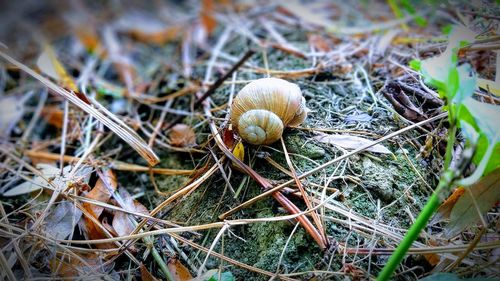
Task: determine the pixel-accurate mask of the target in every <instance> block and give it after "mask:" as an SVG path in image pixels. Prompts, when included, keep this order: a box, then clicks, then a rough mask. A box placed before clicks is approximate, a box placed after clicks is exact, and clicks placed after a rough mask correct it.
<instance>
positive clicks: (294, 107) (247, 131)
mask: <svg viewBox="0 0 500 281" xmlns="http://www.w3.org/2000/svg"><path fill="white" fill-rule="evenodd" d="M307 111H308V109H307V107H306V106H305V100H304V98H303V97H302V93H301V91H300V88H299V87H298V86H297V85H295V84H293V83H290V82H288V81H286V80H283V79H278V78H262V79H258V80H254V81H252V82H251V83H249V84H247V85H246V86H245V87H243V89H241V91H240V92H239V93H238V95H237V96H236V98H235V99H234V101H233V104H232V107H231V123H232V124H233V129H235V131H236V132H237V133H238V134H239V135H240V136H241V137H242V138H243V139H244V140H245V141H247V142H249V143H251V144H256V145H258V144H271V143H273V142H275V141H277V140H279V138H280V137H281V135H282V133H283V129H284V127H287V126H297V125H299V124H301V123H302V122H303V121H304V119H305V118H306V116H307Z"/></svg>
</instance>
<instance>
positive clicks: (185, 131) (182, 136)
mask: <svg viewBox="0 0 500 281" xmlns="http://www.w3.org/2000/svg"><path fill="white" fill-rule="evenodd" d="M169 138H170V144H171V145H173V146H180V147H186V146H194V145H196V134H195V133H194V131H193V129H191V127H189V126H188V125H186V124H177V125H175V126H173V127H172V130H171V131H170V134H169Z"/></svg>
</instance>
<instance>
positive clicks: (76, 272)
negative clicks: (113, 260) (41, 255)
mask: <svg viewBox="0 0 500 281" xmlns="http://www.w3.org/2000/svg"><path fill="white" fill-rule="evenodd" d="M74 255H78V256H79V258H77V257H75V256H74ZM101 265H102V260H101V259H100V258H99V256H98V255H97V254H96V253H85V254H77V253H73V254H72V255H58V256H57V257H54V258H53V259H52V260H51V261H50V263H49V267H50V270H51V271H52V272H53V273H57V275H59V276H60V277H67V278H72V279H73V278H74V277H75V276H82V275H85V273H88V272H89V270H91V271H93V272H95V273H106V272H105V270H104V269H103V268H102V266H101Z"/></svg>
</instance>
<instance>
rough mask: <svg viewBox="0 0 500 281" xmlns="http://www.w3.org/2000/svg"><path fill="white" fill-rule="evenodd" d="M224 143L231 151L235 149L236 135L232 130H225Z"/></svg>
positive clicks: (223, 134)
mask: <svg viewBox="0 0 500 281" xmlns="http://www.w3.org/2000/svg"><path fill="white" fill-rule="evenodd" d="M222 141H223V142H224V144H225V145H226V146H227V148H229V149H233V147H234V133H233V130H232V129H229V128H227V129H225V130H224V132H223V133H222Z"/></svg>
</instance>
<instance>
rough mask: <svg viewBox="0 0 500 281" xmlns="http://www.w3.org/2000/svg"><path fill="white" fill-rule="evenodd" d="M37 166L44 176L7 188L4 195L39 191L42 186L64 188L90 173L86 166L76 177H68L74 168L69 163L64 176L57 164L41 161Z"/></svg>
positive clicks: (9, 195) (64, 170) (10, 195)
mask: <svg viewBox="0 0 500 281" xmlns="http://www.w3.org/2000/svg"><path fill="white" fill-rule="evenodd" d="M36 168H37V169H39V170H40V173H41V174H42V175H43V177H42V176H35V177H33V179H32V180H31V181H25V182H23V183H21V184H19V185H17V186H14V187H13V188H11V189H9V190H7V191H6V192H4V193H3V194H2V196H4V197H12V196H18V195H22V194H26V193H30V192H33V191H37V190H39V189H41V188H51V187H52V186H55V187H56V188H59V189H62V188H65V187H66V186H67V184H69V183H70V182H75V179H76V178H86V177H87V176H88V174H89V173H90V168H88V167H84V168H82V169H80V170H79V171H78V172H77V173H76V174H75V177H74V178H71V179H69V178H67V175H68V173H69V171H70V170H71V169H72V166H69V165H68V166H66V167H64V168H63V173H62V174H63V175H62V176H61V170H60V169H59V168H58V167H56V166H55V165H49V164H42V163H41V164H38V165H37V166H36ZM47 180H49V181H50V183H49V182H47ZM85 181H86V180H85ZM51 184H52V185H51Z"/></svg>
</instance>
